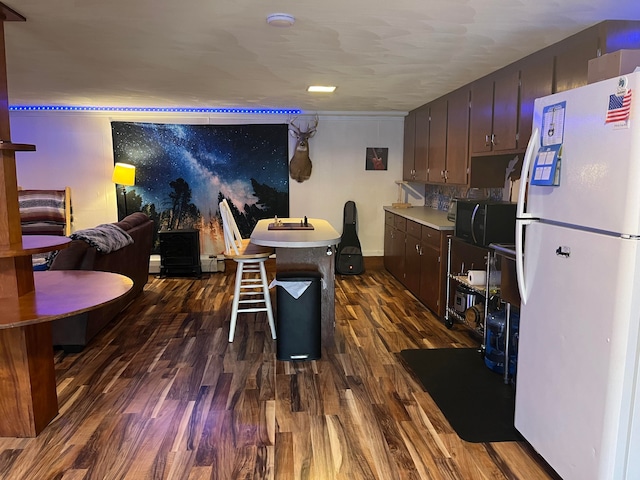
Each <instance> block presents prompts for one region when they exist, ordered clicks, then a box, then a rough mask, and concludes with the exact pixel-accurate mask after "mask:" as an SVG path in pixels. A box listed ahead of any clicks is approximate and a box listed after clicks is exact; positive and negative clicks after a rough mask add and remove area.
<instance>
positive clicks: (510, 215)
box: [455, 199, 516, 247]
mask: <svg viewBox="0 0 640 480" xmlns="http://www.w3.org/2000/svg"><path fill="white" fill-rule="evenodd" d="M455 236H456V237H457V238H460V239H462V240H464V241H466V242H469V243H473V244H474V245H479V246H482V247H486V246H488V245H489V244H490V243H507V244H512V243H515V238H516V204H515V203H512V202H500V201H496V200H470V199H459V200H458V202H457V206H456V223H455Z"/></svg>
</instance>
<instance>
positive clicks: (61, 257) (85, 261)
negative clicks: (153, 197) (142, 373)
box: [50, 212, 154, 352]
mask: <svg viewBox="0 0 640 480" xmlns="http://www.w3.org/2000/svg"><path fill="white" fill-rule="evenodd" d="M115 225H117V226H118V227H120V228H121V229H122V230H124V231H125V232H127V233H128V234H129V235H130V236H131V238H132V239H133V243H132V244H130V245H127V246H125V247H123V248H120V249H119V250H115V251H112V252H110V253H106V254H105V253H101V252H99V251H98V250H97V249H96V248H95V247H93V246H91V245H90V244H89V243H87V242H86V241H84V240H80V239H74V240H72V241H71V244H70V245H69V247H67V248H65V249H63V250H60V251H59V252H58V254H57V255H56V257H55V258H54V260H53V262H52V263H51V267H50V269H51V270H95V271H102V272H113V273H120V274H122V275H126V276H127V277H129V278H131V279H132V280H133V288H132V289H131V290H130V291H129V292H127V293H126V294H125V295H124V296H123V297H121V298H119V299H118V300H116V301H115V302H112V303H109V304H107V305H104V306H102V307H99V308H97V309H95V310H91V311H89V312H85V313H82V314H78V315H74V316H72V317H68V318H62V319H59V320H55V321H53V322H52V324H51V326H52V333H53V345H54V346H55V347H58V348H62V349H64V350H65V351H68V352H78V351H81V350H82V349H83V348H84V346H85V345H87V343H88V342H89V341H90V340H91V339H92V338H93V337H94V336H95V335H96V334H97V333H98V332H99V331H100V330H101V329H102V328H103V327H104V326H105V325H106V324H107V323H109V322H110V321H111V320H112V319H113V318H114V317H115V316H116V315H117V314H118V313H119V312H121V311H122V310H123V309H124V308H126V307H127V306H128V305H129V304H130V303H131V302H132V301H133V299H134V298H135V297H136V296H137V295H139V294H140V292H142V290H143V288H144V286H145V284H146V283H147V280H148V278H149V258H150V255H151V244H152V241H153V231H154V223H153V221H152V220H151V219H150V218H149V217H148V216H147V215H145V214H144V213H141V212H136V213H132V214H130V215H128V216H127V217H125V218H123V219H122V220H121V221H120V222H116V223H115ZM78 233H79V232H78Z"/></svg>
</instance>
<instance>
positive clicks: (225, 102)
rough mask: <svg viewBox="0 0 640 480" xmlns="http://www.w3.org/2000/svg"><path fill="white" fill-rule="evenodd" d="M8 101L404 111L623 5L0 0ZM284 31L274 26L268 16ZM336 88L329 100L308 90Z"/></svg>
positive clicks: (562, 0)
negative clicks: (285, 19) (289, 22)
mask: <svg viewBox="0 0 640 480" xmlns="http://www.w3.org/2000/svg"><path fill="white" fill-rule="evenodd" d="M3 1H4V3H5V4H6V5H7V6H8V7H10V8H12V9H13V10H15V11H17V12H18V13H20V14H21V15H23V16H24V17H26V19H27V21H26V22H6V23H5V39H6V55H7V70H8V83H9V100H10V104H11V105H76V106H117V107H123V106H129V107H136V106H137V107H205V108H235V107H237V108H277V109H278V108H292V109H301V110H303V111H307V112H313V111H325V112H326V111H332V112H337V111H345V112H348V111H366V112H388V111H408V110H411V109H413V108H415V107H417V106H419V105H422V104H424V103H426V102H428V101H430V100H432V99H434V98H437V97H439V96H440V95H442V94H445V93H447V92H450V91H451V90H454V89H455V88H457V87H459V86H461V85H464V84H467V83H469V82H470V81H472V80H474V79H476V78H479V77H481V76H483V75H485V74H487V73H490V72H492V71H494V70H497V69H499V68H501V67H503V66H505V65H507V64H509V63H511V62H513V61H515V60H517V59H519V58H522V57H524V56H526V55H528V54H530V53H532V52H535V51H537V50H540V49H541V48H544V47H545V46H547V45H549V44H552V43H555V42H557V41H559V40H562V39H563V38H566V37H568V36H570V35H572V34H574V33H576V32H579V31H581V30H584V29H585V28H588V27H590V26H591V25H593V24H595V23H598V22H600V21H602V20H607V19H611V20H627V19H640V2H638V1H637V0H622V1H618V2H613V1H610V0H609V1H607V0H321V1H320V0H318V1H314V2H311V1H308V0H270V1H265V0H171V1H169V0H3ZM279 12H285V13H288V14H291V15H293V16H294V17H295V18H296V22H295V24H294V25H293V26H292V27H290V28H282V27H273V26H269V25H267V23H266V17H267V16H268V15H269V14H272V13H279ZM312 84H314V85H315V84H331V85H336V86H337V87H338V88H337V90H336V92H335V93H334V94H317V93H316V94H310V93H307V92H306V88H307V86H309V85H312Z"/></svg>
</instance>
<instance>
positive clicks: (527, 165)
mask: <svg viewBox="0 0 640 480" xmlns="http://www.w3.org/2000/svg"><path fill="white" fill-rule="evenodd" d="M539 141H540V130H538V127H536V128H534V129H533V132H532V133H531V138H529V143H528V145H527V151H526V152H525V154H524V159H523V160H522V174H521V175H520V191H519V192H518V204H517V206H516V280H517V284H518V292H519V293H520V301H521V302H522V305H526V303H527V297H528V294H527V293H528V292H527V284H526V279H525V276H524V227H525V225H529V224H530V223H532V222H534V221H535V219H534V217H533V215H531V214H530V213H526V212H525V211H524V208H525V197H526V193H527V190H528V187H529V170H530V169H531V162H532V160H533V156H534V153H535V150H536V145H537V144H538V142H539Z"/></svg>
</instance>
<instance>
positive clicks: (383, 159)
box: [365, 147, 389, 170]
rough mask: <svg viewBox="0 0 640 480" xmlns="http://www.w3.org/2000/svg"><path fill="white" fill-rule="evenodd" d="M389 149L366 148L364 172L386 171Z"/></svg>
mask: <svg viewBox="0 0 640 480" xmlns="http://www.w3.org/2000/svg"><path fill="white" fill-rule="evenodd" d="M388 158H389V149H388V148H386V147H384V148H383V147H367V152H366V156H365V169H366V170H386V169H387V159H388Z"/></svg>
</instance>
